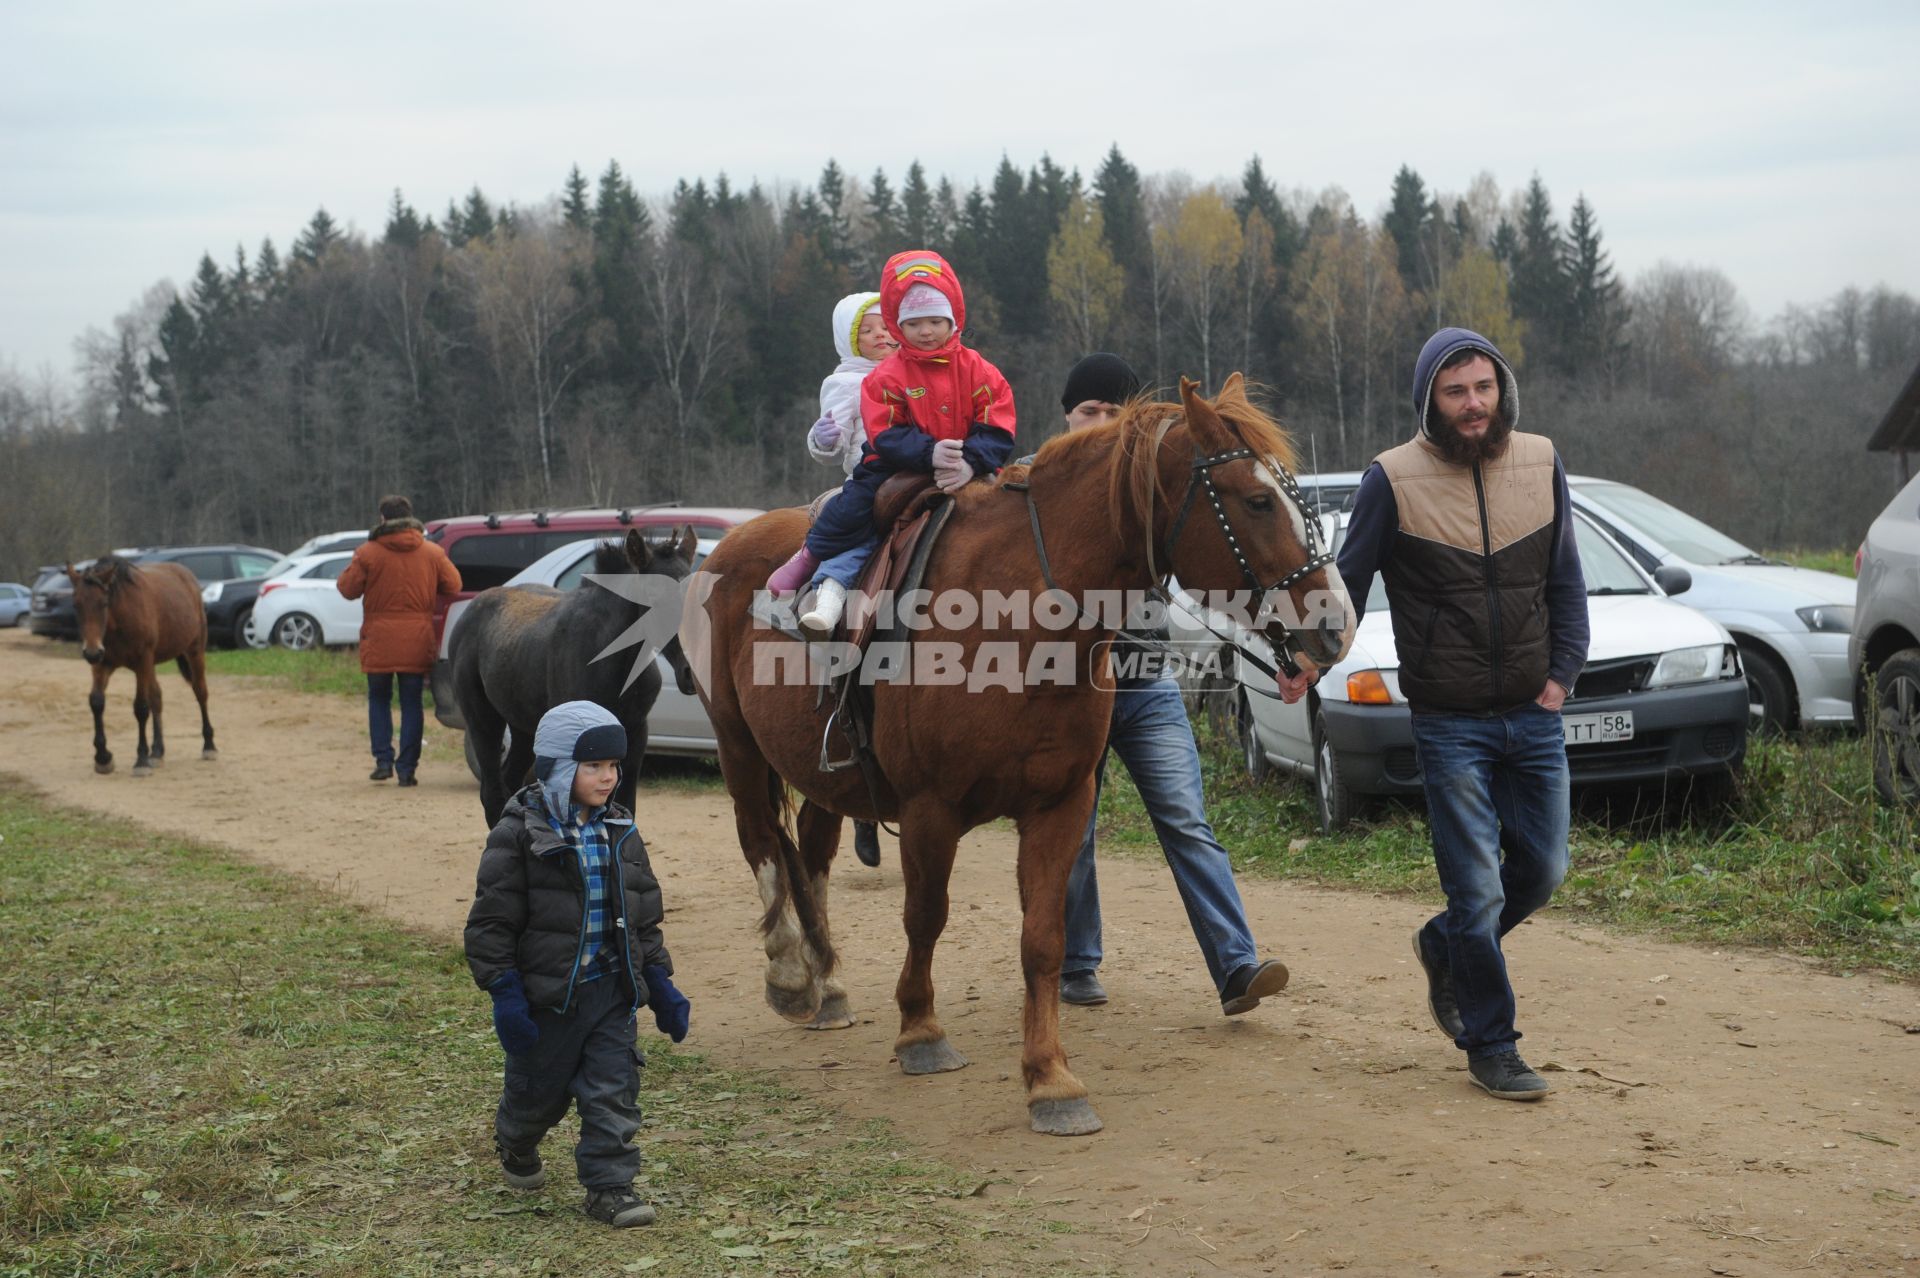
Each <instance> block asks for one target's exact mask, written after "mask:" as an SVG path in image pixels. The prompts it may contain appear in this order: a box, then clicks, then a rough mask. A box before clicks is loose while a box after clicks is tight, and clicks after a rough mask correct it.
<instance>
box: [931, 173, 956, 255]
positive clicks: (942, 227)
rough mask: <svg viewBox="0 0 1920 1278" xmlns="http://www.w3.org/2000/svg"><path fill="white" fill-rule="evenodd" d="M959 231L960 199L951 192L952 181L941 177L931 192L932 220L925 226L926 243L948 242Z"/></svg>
mask: <svg viewBox="0 0 1920 1278" xmlns="http://www.w3.org/2000/svg"><path fill="white" fill-rule="evenodd" d="M959 233H960V200H959V197H957V196H956V195H955V194H954V192H953V183H952V182H950V181H948V180H947V179H946V178H945V177H942V178H941V179H940V185H939V187H938V188H936V189H935V191H934V194H933V221H932V222H931V224H929V225H928V227H927V243H928V244H942V243H949V242H951V241H952V239H953V237H954V236H955V235H958V234H959Z"/></svg>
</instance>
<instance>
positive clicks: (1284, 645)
mask: <svg viewBox="0 0 1920 1278" xmlns="http://www.w3.org/2000/svg"><path fill="white" fill-rule="evenodd" d="M1177 420H1178V419H1177V418H1173V417H1168V418H1166V419H1164V420H1162V421H1161V423H1160V424H1159V426H1158V427H1156V428H1155V430H1154V434H1153V451H1154V453H1155V454H1158V453H1159V451H1160V445H1161V444H1162V443H1163V442H1165V440H1166V437H1167V432H1168V431H1169V430H1171V429H1172V428H1173V426H1174V423H1175V422H1176V421H1177ZM1226 425H1227V426H1228V429H1232V428H1233V427H1232V423H1226ZM1236 461H1254V462H1257V463H1258V464H1260V465H1263V466H1265V467H1266V468H1267V470H1268V472H1269V473H1270V474H1272V476H1273V478H1274V481H1275V482H1276V483H1278V484H1279V485H1280V491H1281V493H1282V494H1283V495H1284V496H1285V497H1286V498H1287V500H1288V501H1291V502H1292V503H1293V505H1294V509H1295V510H1297V511H1298V512H1299V513H1300V524H1301V527H1302V529H1303V531H1304V532H1305V534H1306V543H1307V546H1306V549H1307V559H1306V562H1305V563H1303V564H1301V565H1300V566H1299V567H1298V568H1295V569H1294V570H1293V571H1292V572H1290V573H1288V574H1286V575H1285V576H1284V577H1281V578H1280V579H1279V580H1277V581H1274V582H1272V583H1270V584H1268V585H1264V586H1263V585H1261V584H1260V578H1259V577H1258V576H1257V575H1256V574H1255V573H1254V571H1253V565H1252V564H1250V563H1248V562H1247V556H1246V552H1245V551H1243V550H1241V549H1240V538H1239V537H1238V536H1237V535H1236V534H1235V533H1234V531H1233V521H1232V520H1231V519H1229V518H1228V517H1227V509H1226V507H1225V506H1224V505H1222V504H1221V501H1220V490H1219V489H1218V488H1216V487H1215V486H1214V482H1213V468H1214V467H1215V466H1224V465H1226V464H1227V463H1229V462H1236ZM1006 487H1008V488H1018V489H1019V490H1020V491H1022V492H1024V493H1025V494H1026V498H1027V518H1028V521H1029V522H1030V523H1031V524H1032V525H1033V544H1034V549H1035V550H1036V551H1037V552H1038V553H1039V556H1040V576H1041V579H1042V580H1043V581H1045V582H1046V584H1047V589H1049V590H1051V591H1054V592H1055V593H1059V594H1064V593H1065V592H1063V591H1061V590H1060V588H1059V587H1058V586H1057V585H1055V584H1054V580H1053V571H1052V568H1051V566H1050V565H1049V564H1048V562H1047V544H1046V539H1045V538H1044V537H1043V536H1042V535H1041V532H1040V511H1039V508H1038V507H1036V506H1035V505H1034V504H1033V490H1032V488H1031V487H1030V486H1028V485H1027V484H1008V485H1006ZM1158 487H1159V485H1158V484H1155V485H1154V486H1153V488H1150V489H1149V490H1148V492H1149V497H1148V501H1149V502H1151V501H1152V496H1151V494H1152V492H1154V491H1155V490H1157V489H1158ZM1203 488H1204V489H1205V490H1206V493H1207V501H1208V504H1209V505H1211V506H1212V507H1213V516H1214V519H1215V521H1216V522H1218V523H1219V525H1220V532H1221V535H1222V536H1224V537H1225V538H1226V539H1227V548H1228V549H1229V550H1231V551H1232V552H1233V559H1234V562H1235V563H1237V564H1238V565H1239V566H1240V576H1241V579H1242V580H1243V581H1245V582H1246V584H1247V587H1248V589H1250V590H1251V591H1252V592H1253V596H1254V598H1255V599H1256V600H1259V601H1260V602H1261V605H1262V607H1261V608H1260V609H1258V610H1256V611H1255V614H1254V615H1255V616H1256V617H1257V616H1259V615H1260V612H1261V611H1264V605H1265V601H1266V598H1267V596H1268V595H1269V594H1271V593H1273V592H1274V591H1284V590H1289V589H1291V588H1292V587H1294V586H1295V585H1298V584H1299V583H1300V582H1301V581H1302V580H1304V579H1305V578H1307V577H1309V576H1311V575H1312V574H1314V573H1316V572H1318V571H1320V570H1321V569H1322V568H1325V567H1326V566H1327V565H1328V564H1330V563H1332V562H1333V560H1334V556H1333V552H1332V551H1331V550H1327V549H1324V548H1323V547H1322V545H1321V541H1320V521H1319V520H1317V519H1315V518H1314V517H1313V514H1312V512H1310V511H1309V510H1308V509H1307V499H1306V495H1305V494H1303V493H1302V492H1301V491H1300V484H1299V482H1298V481H1297V480H1295V479H1294V477H1293V472H1292V471H1290V470H1288V469H1287V468H1286V467H1285V466H1282V465H1281V464H1280V463H1279V462H1276V461H1275V460H1273V458H1271V457H1268V456H1266V455H1264V454H1262V453H1256V452H1254V451H1253V449H1251V448H1248V447H1246V446H1245V444H1242V445H1241V447H1239V448H1230V449H1227V450H1226V451H1224V452H1218V453H1209V454H1208V455H1206V456H1205V457H1198V458H1195V459H1194V461H1193V464H1192V466H1191V467H1190V468H1189V470H1188V475H1187V491H1186V495H1185V496H1184V497H1183V498H1182V499H1181V501H1180V510H1179V513H1178V514H1177V515H1175V516H1174V520H1173V525H1172V527H1171V528H1169V529H1168V531H1167V555H1168V558H1169V559H1171V558H1172V555H1173V549H1174V547H1175V546H1176V545H1178V544H1179V541H1180V534H1181V533H1182V532H1183V531H1184V530H1185V528H1186V523H1187V516H1188V515H1190V514H1191V513H1192V512H1193V503H1194V498H1195V497H1196V496H1197V495H1198V494H1199V492H1200V490H1201V489H1203ZM1146 526H1147V574H1148V575H1149V576H1150V577H1151V578H1152V579H1153V585H1152V586H1151V587H1150V588H1149V589H1150V591H1151V593H1152V594H1153V595H1154V596H1155V597H1156V598H1157V599H1158V600H1159V601H1160V602H1162V603H1164V604H1165V605H1167V606H1168V607H1173V606H1175V605H1174V601H1173V597H1172V595H1170V594H1169V593H1168V592H1167V588H1166V579H1167V573H1163V572H1161V571H1160V569H1159V565H1158V564H1157V563H1156V562H1155V558H1154V553H1153V545H1154V537H1153V511H1152V509H1151V507H1149V509H1148V510H1147V511H1146ZM1169 571H1171V567H1169ZM1194 616H1195V619H1196V620H1197V621H1198V622H1199V623H1200V625H1201V626H1202V628H1204V629H1205V630H1206V631H1207V632H1208V633H1210V634H1212V635H1213V636H1214V637H1215V638H1216V639H1220V640H1222V641H1223V642H1227V643H1233V636H1231V635H1226V634H1222V633H1220V631H1218V630H1215V629H1214V628H1213V625H1212V623H1211V622H1209V621H1208V620H1207V619H1206V618H1205V617H1204V616H1202V615H1200V614H1197V613H1196V614H1194ZM1275 624H1277V625H1279V626H1280V628H1281V629H1282V630H1283V631H1284V632H1285V635H1284V636H1283V637H1282V639H1281V640H1280V642H1278V643H1275V644H1273V645H1272V646H1273V655H1274V658H1275V660H1276V661H1277V662H1278V663H1279V668H1280V670H1282V671H1284V672H1285V673H1286V674H1287V676H1288V677H1289V678H1293V679H1297V678H1299V677H1300V665H1299V663H1298V662H1297V661H1296V660H1295V659H1294V654H1295V652H1296V651H1297V636H1296V635H1295V634H1294V631H1293V629H1292V628H1291V627H1289V626H1288V625H1287V624H1286V623H1285V622H1284V621H1280V620H1279V619H1278V618H1277V617H1276V618H1275ZM1119 633H1121V634H1130V633H1131V632H1128V631H1121V632H1119ZM1234 647H1235V650H1236V654H1237V659H1238V660H1242V661H1245V662H1247V663H1248V664H1249V665H1251V666H1253V667H1255V668H1256V669H1258V670H1260V671H1261V672H1262V673H1264V674H1266V675H1268V676H1269V677H1272V678H1274V679H1275V682H1276V683H1277V682H1278V677H1277V675H1276V672H1275V669H1274V667H1273V666H1271V665H1269V664H1267V662H1266V661H1264V660H1263V659H1261V658H1260V657H1258V656H1256V655H1255V654H1253V653H1251V652H1248V651H1246V650H1245V649H1243V648H1241V647H1240V646H1239V645H1238V644H1235V645H1234ZM1253 690H1254V691H1256V692H1260V693H1263V694H1264V695H1268V696H1275V697H1277V696H1278V694H1277V693H1266V691H1265V689H1262V688H1255V689H1253Z"/></svg>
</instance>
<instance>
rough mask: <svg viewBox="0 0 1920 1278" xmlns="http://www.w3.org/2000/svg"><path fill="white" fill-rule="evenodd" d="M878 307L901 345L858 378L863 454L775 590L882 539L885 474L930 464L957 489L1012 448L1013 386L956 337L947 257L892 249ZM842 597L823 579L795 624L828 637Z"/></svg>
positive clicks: (958, 304) (802, 581)
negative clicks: (878, 502) (877, 509)
mask: <svg viewBox="0 0 1920 1278" xmlns="http://www.w3.org/2000/svg"><path fill="white" fill-rule="evenodd" d="M880 314H881V317H882V318H884V319H885V320H886V323H887V331H888V332H890V333H891V334H893V337H894V339H895V340H896V341H898V342H899V343H900V349H899V350H898V351H896V352H895V353H894V354H893V355H891V356H889V357H888V358H887V359H886V361H885V362H884V363H882V364H881V365H880V367H878V368H876V369H874V370H873V372H871V373H869V374H868V375H867V379H866V381H865V382H863V383H861V387H860V409H861V417H862V419H863V420H864V422H865V424H866V428H867V446H866V452H865V454H864V455H863V456H862V458H861V461H860V464H859V465H858V466H857V467H855V468H854V472H853V474H852V475H851V476H850V477H849V478H848V480H847V482H846V483H845V484H844V485H842V487H841V489H840V491H839V493H837V494H836V495H835V496H834V498H833V499H832V500H831V501H829V502H828V503H827V504H826V506H825V507H824V508H823V509H822V510H821V512H820V516H819V518H818V519H816V520H815V521H814V524H813V528H812V529H811V530H810V531H809V532H808V533H807V540H806V544H805V545H804V546H802V547H801V548H800V549H799V550H798V551H796V552H795V553H794V556H793V558H791V559H789V560H787V562H786V563H784V564H782V565H780V567H779V568H777V569H775V570H774V573H773V575H772V576H771V577H768V578H767V589H768V590H769V591H771V592H773V593H774V594H775V595H783V594H788V593H790V592H792V591H796V590H798V589H800V587H802V586H804V585H806V584H807V582H808V581H809V580H811V579H812V577H813V575H814V572H815V570H817V569H818V568H819V566H820V561H821V560H823V559H828V558H831V557H832V556H834V555H837V554H839V553H841V552H842V551H845V550H851V549H853V548H854V547H855V546H859V545H864V544H866V543H867V542H871V541H874V540H876V539H877V538H878V536H879V531H878V530H877V529H875V528H874V526H873V499H874V494H875V493H877V492H878V491H879V489H880V485H881V484H882V483H884V482H885V481H886V480H887V478H888V477H889V476H891V475H893V474H895V473H896V472H899V471H903V470H918V471H930V472H932V474H933V477H934V480H935V482H937V483H938V484H939V485H940V488H941V489H942V491H945V492H949V493H953V492H958V491H959V490H960V489H961V488H963V487H965V486H966V485H967V483H969V482H970V481H971V480H973V479H974V478H975V477H976V476H982V475H991V474H993V473H994V472H996V471H998V470H999V469H1000V468H1001V467H1002V466H1004V465H1005V464H1006V461H1007V458H1008V457H1010V456H1011V455H1012V454H1013V389H1012V387H1010V386H1008V385H1007V379H1006V378H1005V377H1004V376H1002V375H1001V373H1000V370H999V369H997V368H995V367H994V366H993V365H992V364H989V363H988V362H987V361H986V360H985V359H983V358H981V356H980V355H979V353H978V352H976V351H973V350H969V349H968V348H967V347H965V346H962V345H961V344H960V332H961V330H962V329H963V328H965V327H966V322H967V302H966V296H965V294H963V293H962V292H961V291H960V280H959V279H958V277H956V276H955V275H954V273H953V268H952V267H951V266H949V265H947V263H946V260H945V259H944V258H942V257H941V256H940V255H939V254H937V253H932V252H928V251H925V250H914V251H912V252H907V253H896V254H894V255H893V257H891V258H890V259H888V261H887V265H886V269H885V271H884V272H883V274H882V279H881V284H880ZM846 597H847V592H846V588H845V587H844V586H842V585H840V583H839V582H836V581H832V580H827V581H823V582H822V583H821V585H820V591H819V594H818V595H817V596H816V597H815V600H814V605H813V607H812V608H811V609H809V610H808V611H807V612H806V613H805V614H803V615H802V616H801V618H800V625H801V629H803V630H804V631H806V632H807V634H808V635H810V636H814V637H817V638H824V637H826V635H828V634H829V633H831V632H832V630H833V627H834V625H835V624H836V623H837V622H838V621H839V620H840V613H841V611H842V609H844V608H845V606H846Z"/></svg>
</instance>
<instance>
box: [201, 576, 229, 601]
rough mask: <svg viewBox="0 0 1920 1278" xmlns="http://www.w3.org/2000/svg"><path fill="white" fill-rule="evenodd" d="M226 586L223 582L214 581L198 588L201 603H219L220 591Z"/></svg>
mask: <svg viewBox="0 0 1920 1278" xmlns="http://www.w3.org/2000/svg"><path fill="white" fill-rule="evenodd" d="M226 584H227V583H226V582H224V581H215V582H211V583H209V584H207V585H205V586H202V587H201V588H200V601H201V602H202V603H219V602H220V591H221V589H222V588H223V587H224V586H225V585H226Z"/></svg>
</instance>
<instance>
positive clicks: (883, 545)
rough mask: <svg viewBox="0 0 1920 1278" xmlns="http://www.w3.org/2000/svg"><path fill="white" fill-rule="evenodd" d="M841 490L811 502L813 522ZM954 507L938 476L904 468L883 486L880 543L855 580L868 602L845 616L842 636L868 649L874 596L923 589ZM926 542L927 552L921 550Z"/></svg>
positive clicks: (876, 503) (877, 525)
mask: <svg viewBox="0 0 1920 1278" xmlns="http://www.w3.org/2000/svg"><path fill="white" fill-rule="evenodd" d="M838 491H840V490H839V489H837V488H835V489H829V490H828V491H827V492H825V493H822V494H821V495H820V496H818V497H816V498H814V500H813V502H812V503H811V504H810V505H809V506H808V507H807V518H808V521H809V522H812V520H813V519H815V518H817V517H818V516H819V514H820V508H821V507H822V506H824V505H825V504H826V502H827V499H828V498H830V497H832V496H833V494H834V493H836V492H838ZM952 509H953V499H952V497H950V496H948V495H947V494H946V493H943V492H941V491H940V490H939V489H938V488H937V487H936V486H935V485H934V481H933V476H932V475H929V474H923V473H921V472H919V471H902V472H901V473H899V474H897V475H893V476H891V477H889V478H888V479H887V481H886V482H885V483H883V484H881V485H880V490H879V491H878V492H877V493H875V494H874V498H873V527H874V531H875V532H877V533H879V534H880V544H879V545H878V546H876V547H874V551H873V557H872V558H871V559H869V560H867V566H866V567H865V568H863V569H861V571H860V579H859V580H858V581H857V582H855V583H854V592H853V598H854V599H855V600H862V599H864V600H865V601H866V602H865V604H864V605H863V606H857V607H854V608H850V609H849V610H848V613H847V615H846V616H845V617H843V618H842V619H841V622H840V628H839V631H838V634H839V635H840V637H841V638H843V639H845V640H847V641H848V642H850V643H852V644H853V645H854V646H855V647H856V648H858V649H860V651H862V652H865V651H866V648H867V645H868V644H870V643H871V642H873V631H874V618H875V615H876V609H875V608H874V607H873V606H872V600H873V599H874V598H875V597H876V596H877V595H879V594H880V593H881V592H882V591H889V592H892V593H894V594H896V595H898V594H903V593H905V592H907V591H910V590H915V589H918V588H919V585H920V578H921V576H922V575H923V574H924V573H925V571H926V560H927V554H928V553H930V552H931V551H932V549H933V543H934V541H935V540H936V539H937V538H938V537H939V535H940V530H941V529H942V528H944V527H945V526H946V521H947V515H948V514H949V513H950V512H951V511H952ZM923 542H924V543H925V547H926V550H925V552H923V553H916V552H918V551H920V550H921V546H922V543H923Z"/></svg>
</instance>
